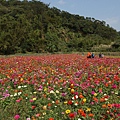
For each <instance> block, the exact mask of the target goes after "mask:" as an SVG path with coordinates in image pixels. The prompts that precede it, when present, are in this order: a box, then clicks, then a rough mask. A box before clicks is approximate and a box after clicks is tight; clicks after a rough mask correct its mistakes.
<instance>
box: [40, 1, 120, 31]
mask: <svg viewBox="0 0 120 120" xmlns="http://www.w3.org/2000/svg"><path fill="white" fill-rule="evenodd" d="M40 1H41V2H43V3H45V4H49V3H50V7H56V8H58V9H60V10H61V11H62V10H63V11H67V12H69V13H71V14H76V15H80V16H84V17H91V18H95V19H96V20H100V21H105V22H106V24H109V26H110V27H112V28H114V29H115V30H117V31H120V0H40Z"/></svg>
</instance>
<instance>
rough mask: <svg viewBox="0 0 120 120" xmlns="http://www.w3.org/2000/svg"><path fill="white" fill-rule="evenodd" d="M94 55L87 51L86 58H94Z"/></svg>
mask: <svg viewBox="0 0 120 120" xmlns="http://www.w3.org/2000/svg"><path fill="white" fill-rule="evenodd" d="M94 57H95V55H94V53H90V52H88V54H87V58H94Z"/></svg>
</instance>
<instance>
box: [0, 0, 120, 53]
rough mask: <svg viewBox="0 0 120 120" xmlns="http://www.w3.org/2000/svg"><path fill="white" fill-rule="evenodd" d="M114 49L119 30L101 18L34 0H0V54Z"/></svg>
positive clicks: (118, 41) (118, 46)
mask: <svg viewBox="0 0 120 120" xmlns="http://www.w3.org/2000/svg"><path fill="white" fill-rule="evenodd" d="M102 46H107V47H102ZM108 46H109V47H108ZM118 50H120V33H118V32H117V31H116V30H115V29H113V28H111V27H110V26H109V25H108V24H106V23H105V21H100V20H96V19H95V18H90V17H86V18H85V17H84V16H80V15H75V14H70V13H68V12H66V11H61V10H59V9H57V8H55V7H53V8H50V7H49V4H44V3H43V2H40V1H35V0H32V1H27V0H24V1H18V0H8V1H5V0H0V54H15V53H26V52H35V53H43V52H44V53H46V52H50V53H53V52H73V51H74V52H76V51H78V52H81V51H118Z"/></svg>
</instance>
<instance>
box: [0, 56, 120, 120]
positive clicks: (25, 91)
mask: <svg viewBox="0 0 120 120" xmlns="http://www.w3.org/2000/svg"><path fill="white" fill-rule="evenodd" d="M0 120H120V58H108V57H104V58H98V57H96V58H93V59H87V58H86V56H81V55H79V54H57V55H39V56H38V55H37V56H34V55H33V56H32V55H31V56H10V57H4V58H3V57H1V58H0Z"/></svg>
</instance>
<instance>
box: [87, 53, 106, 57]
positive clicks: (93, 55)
mask: <svg viewBox="0 0 120 120" xmlns="http://www.w3.org/2000/svg"><path fill="white" fill-rule="evenodd" d="M94 57H95V54H94V53H91V52H88V53H87V58H94ZM103 57H104V55H103V54H102V53H99V58H103Z"/></svg>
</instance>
